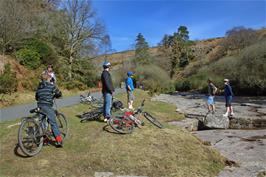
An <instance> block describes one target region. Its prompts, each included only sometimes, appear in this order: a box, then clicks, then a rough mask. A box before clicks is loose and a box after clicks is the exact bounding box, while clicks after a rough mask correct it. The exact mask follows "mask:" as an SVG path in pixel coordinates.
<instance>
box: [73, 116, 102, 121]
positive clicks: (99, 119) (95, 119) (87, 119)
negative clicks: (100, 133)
mask: <svg viewBox="0 0 266 177" xmlns="http://www.w3.org/2000/svg"><path fill="white" fill-rule="evenodd" d="M76 117H77V118H79V119H80V123H85V122H91V121H97V122H104V121H103V120H102V119H101V118H100V116H95V117H82V115H76Z"/></svg>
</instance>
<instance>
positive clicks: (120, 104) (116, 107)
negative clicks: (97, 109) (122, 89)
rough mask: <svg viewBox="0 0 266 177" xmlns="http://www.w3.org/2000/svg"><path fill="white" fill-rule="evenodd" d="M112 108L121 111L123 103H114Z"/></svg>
mask: <svg viewBox="0 0 266 177" xmlns="http://www.w3.org/2000/svg"><path fill="white" fill-rule="evenodd" d="M112 108H114V109H122V108H123V103H122V102H121V101H114V102H113V105H112Z"/></svg>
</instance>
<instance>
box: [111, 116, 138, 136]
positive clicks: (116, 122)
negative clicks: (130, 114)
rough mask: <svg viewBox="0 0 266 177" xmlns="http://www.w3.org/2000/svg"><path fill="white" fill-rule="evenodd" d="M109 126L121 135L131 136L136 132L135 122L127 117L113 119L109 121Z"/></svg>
mask: <svg viewBox="0 0 266 177" xmlns="http://www.w3.org/2000/svg"><path fill="white" fill-rule="evenodd" d="M108 124H109V125H110V127H111V128H112V129H113V130H115V131H116V132H118V133H121V134H130V133H132V132H133V130H134V122H133V121H132V120H130V119H129V118H127V117H126V118H122V117H112V118H111V119H109V120H108Z"/></svg>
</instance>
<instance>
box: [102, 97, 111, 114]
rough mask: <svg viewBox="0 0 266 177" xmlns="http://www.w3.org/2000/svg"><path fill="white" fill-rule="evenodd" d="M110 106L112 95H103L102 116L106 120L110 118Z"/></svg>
mask: <svg viewBox="0 0 266 177" xmlns="http://www.w3.org/2000/svg"><path fill="white" fill-rule="evenodd" d="M111 105H112V94H111V93H103V116H104V117H105V118H107V119H108V118H110V117H111Z"/></svg>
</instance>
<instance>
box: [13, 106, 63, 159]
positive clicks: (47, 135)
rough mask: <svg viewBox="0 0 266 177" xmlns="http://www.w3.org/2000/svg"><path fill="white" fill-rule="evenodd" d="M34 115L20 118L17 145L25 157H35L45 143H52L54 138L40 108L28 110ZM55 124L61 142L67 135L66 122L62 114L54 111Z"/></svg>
mask: <svg viewBox="0 0 266 177" xmlns="http://www.w3.org/2000/svg"><path fill="white" fill-rule="evenodd" d="M30 113H32V114H34V115H32V116H29V117H24V118H22V121H21V124H20V127H19V131H18V144H19V147H20V149H21V150H22V152H23V153H24V154H25V155H27V156H35V155H37V154H38V153H39V152H40V151H41V149H42V147H43V145H44V143H46V142H45V141H47V142H48V143H49V142H52V141H53V139H54V137H53V133H52V129H51V126H50V124H49V121H48V118H47V116H46V115H45V114H44V113H42V112H41V109H40V108H35V109H32V110H30ZM55 113H56V122H57V125H58V128H59V131H60V133H61V135H62V138H63V140H65V138H66V137H67V135H68V122H67V119H66V117H65V116H64V114H62V113H60V112H58V111H57V110H55Z"/></svg>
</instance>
